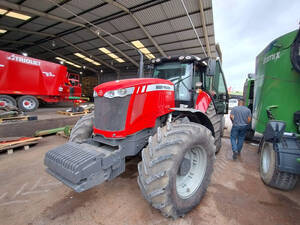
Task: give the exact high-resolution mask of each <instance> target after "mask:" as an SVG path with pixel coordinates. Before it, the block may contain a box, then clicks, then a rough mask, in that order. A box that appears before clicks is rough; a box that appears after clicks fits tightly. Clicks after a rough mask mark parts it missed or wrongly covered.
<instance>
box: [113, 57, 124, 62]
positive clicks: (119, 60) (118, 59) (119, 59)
mask: <svg viewBox="0 0 300 225" xmlns="http://www.w3.org/2000/svg"><path fill="white" fill-rule="evenodd" d="M115 60H117V61H118V62H119V63H123V62H125V61H124V60H123V59H121V58H117V59H115Z"/></svg>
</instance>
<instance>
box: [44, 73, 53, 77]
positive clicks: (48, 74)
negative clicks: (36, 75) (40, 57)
mask: <svg viewBox="0 0 300 225" xmlns="http://www.w3.org/2000/svg"><path fill="white" fill-rule="evenodd" d="M43 74H45V76H46V77H55V74H53V73H52V72H43Z"/></svg>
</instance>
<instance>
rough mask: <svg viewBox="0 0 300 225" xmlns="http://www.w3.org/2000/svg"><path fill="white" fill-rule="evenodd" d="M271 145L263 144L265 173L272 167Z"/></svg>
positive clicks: (263, 167) (263, 168)
mask: <svg viewBox="0 0 300 225" xmlns="http://www.w3.org/2000/svg"><path fill="white" fill-rule="evenodd" d="M270 147H271V145H270V144H266V143H264V145H263V152H262V170H263V173H264V174H266V173H268V171H269V168H270V162H271V150H272V149H270Z"/></svg>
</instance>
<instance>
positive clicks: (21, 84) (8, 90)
mask: <svg viewBox="0 0 300 225" xmlns="http://www.w3.org/2000/svg"><path fill="white" fill-rule="evenodd" d="M70 96H75V97H80V96H81V84H80V82H79V75H78V74H72V73H68V72H67V68H66V67H65V66H63V65H60V64H56V63H51V62H47V61H44V60H39V59H34V58H31V57H26V56H23V55H17V54H14V53H10V52H5V51H0V106H1V105H2V106H5V105H6V104H11V105H14V106H16V105H17V106H18V107H19V108H20V109H21V110H23V111H34V110H35V109H37V108H38V105H39V101H43V102H47V103H51V102H53V103H54V102H60V101H70V99H69V97H70ZM38 100H39V101H38Z"/></svg>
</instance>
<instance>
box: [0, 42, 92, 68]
mask: <svg viewBox="0 0 300 225" xmlns="http://www.w3.org/2000/svg"><path fill="white" fill-rule="evenodd" d="M0 42H4V43H14V44H17V43H21V44H25V45H33V46H37V47H40V48H42V49H44V50H46V51H48V52H51V53H52V54H54V55H57V56H60V57H62V58H64V59H67V60H68V61H70V62H72V63H75V64H78V65H80V66H81V67H83V65H82V64H81V63H77V62H76V61H74V60H72V59H69V58H67V57H66V56H64V55H62V54H59V53H57V52H55V51H53V50H51V49H48V48H46V47H44V46H41V45H36V44H35V43H33V42H27V41H26V42H25V41H22V42H20V41H13V40H5V39H0ZM86 68H87V69H89V70H91V71H93V72H95V73H97V70H95V69H93V68H91V67H89V66H86Z"/></svg>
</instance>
